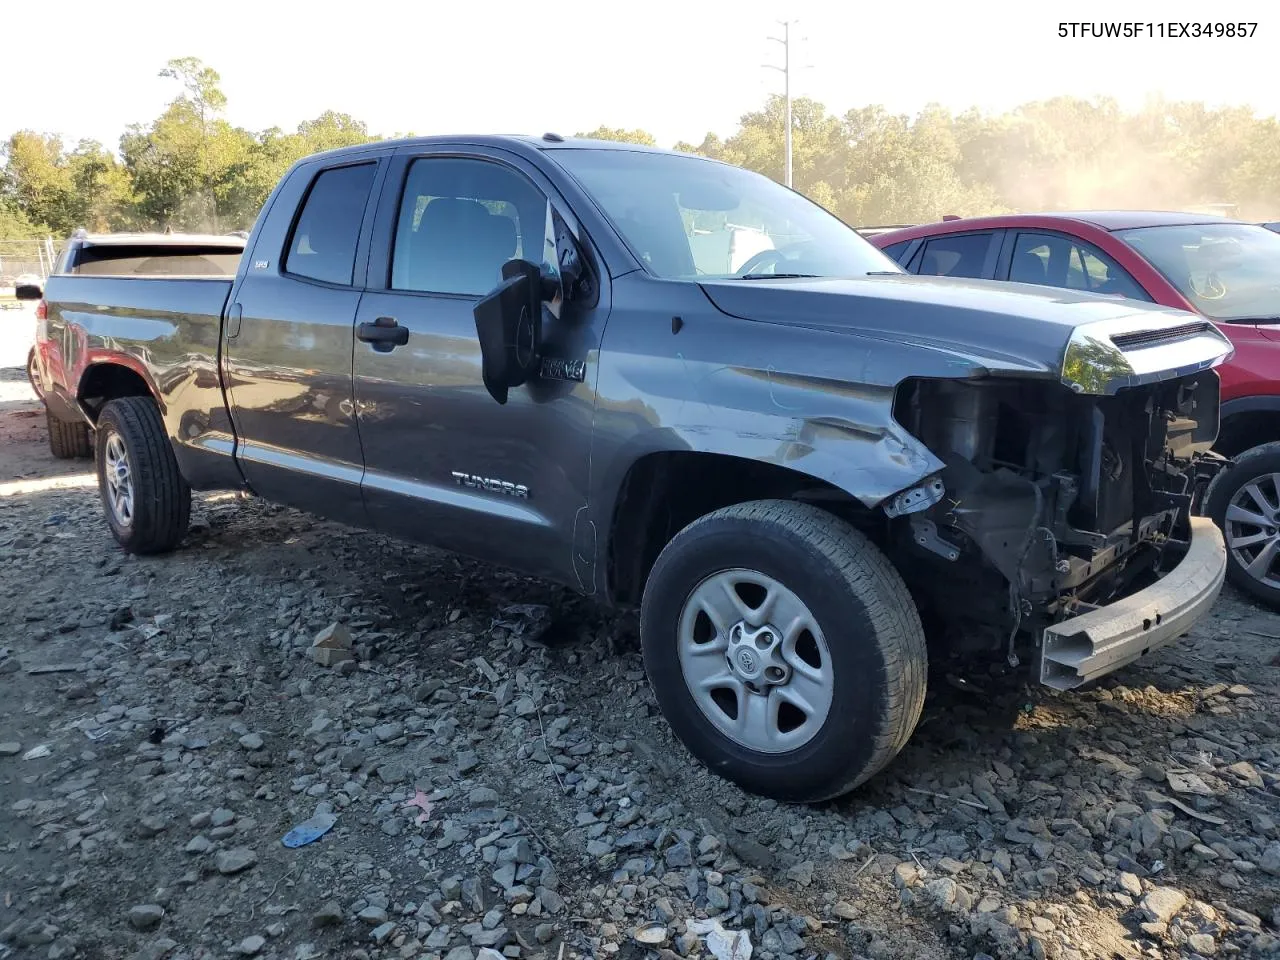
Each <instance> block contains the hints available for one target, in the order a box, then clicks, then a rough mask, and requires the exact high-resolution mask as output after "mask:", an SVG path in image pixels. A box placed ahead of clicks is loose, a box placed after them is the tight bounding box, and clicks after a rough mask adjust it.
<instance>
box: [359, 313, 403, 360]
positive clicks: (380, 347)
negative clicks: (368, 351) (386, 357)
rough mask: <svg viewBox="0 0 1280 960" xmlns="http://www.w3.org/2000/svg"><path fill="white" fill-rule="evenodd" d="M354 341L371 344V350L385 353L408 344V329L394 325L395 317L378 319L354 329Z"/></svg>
mask: <svg viewBox="0 0 1280 960" xmlns="http://www.w3.org/2000/svg"><path fill="white" fill-rule="evenodd" d="M356 339H357V340H363V341H364V342H365V343H371V344H373V349H375V350H377V351H379V352H382V353H385V352H387V351H388V350H394V349H395V348H396V347H403V346H404V345H405V344H406V343H408V342H409V328H408V327H402V326H400V325H399V324H398V323H396V318H395V317H378V319H377V320H375V321H373V323H362V324H359V325H358V326H357V327H356Z"/></svg>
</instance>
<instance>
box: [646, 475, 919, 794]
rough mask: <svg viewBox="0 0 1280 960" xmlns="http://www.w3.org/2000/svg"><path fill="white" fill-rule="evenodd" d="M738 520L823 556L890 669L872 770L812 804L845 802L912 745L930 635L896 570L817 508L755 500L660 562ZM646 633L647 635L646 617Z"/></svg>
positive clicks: (720, 517)
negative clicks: (861, 608) (861, 611)
mask: <svg viewBox="0 0 1280 960" xmlns="http://www.w3.org/2000/svg"><path fill="white" fill-rule="evenodd" d="M725 520H729V521H737V522H742V523H746V524H751V525H752V526H754V527H755V528H756V529H758V530H760V529H765V528H770V527H771V528H774V529H777V530H781V531H782V532H784V534H785V535H789V536H791V537H794V538H796V539H797V540H799V541H801V542H803V543H804V544H806V545H808V546H809V547H810V548H812V549H813V550H815V551H817V552H818V553H819V554H820V555H821V556H822V557H823V558H824V559H825V560H826V561H827V562H828V563H830V564H831V566H832V567H833V568H834V569H835V570H836V572H837V573H838V575H839V576H840V577H841V578H842V579H843V580H844V581H845V583H846V584H847V586H848V589H849V591H850V593H851V594H852V595H854V596H856V597H857V598H858V599H859V601H860V602H862V603H863V604H864V605H865V607H866V611H867V616H868V617H869V619H870V620H871V624H872V635H873V640H874V642H875V643H876V644H877V646H878V647H879V651H880V655H881V657H882V659H883V661H884V667H885V681H886V691H885V694H886V696H885V710H884V713H883V715H882V716H881V718H880V724H879V729H878V730H877V731H876V735H875V744H874V748H873V750H872V752H871V755H870V757H869V759H868V760H867V762H866V763H864V764H863V765H862V766H861V767H860V768H858V769H852V770H850V771H849V772H848V774H847V775H846V776H845V778H844V779H843V780H840V781H838V782H836V783H834V784H832V785H831V786H830V787H829V788H828V789H827V790H824V791H823V792H822V793H821V794H820V795H816V796H813V797H810V798H809V799H810V800H811V801H815V802H816V801H821V800H828V799H831V798H833V797H837V796H840V795H842V794H845V793H848V792H849V791H851V790H853V789H855V788H856V787H858V786H860V785H861V784H863V783H865V782H866V781H867V780H869V779H870V778H871V777H873V776H875V775H876V774H877V773H879V772H880V771H881V770H883V769H884V768H885V767H886V766H887V765H888V764H889V763H890V762H891V761H892V760H893V758H894V757H895V756H897V754H898V753H899V752H900V751H901V750H902V748H903V747H904V746H905V745H906V743H907V741H908V740H909V739H910V737H911V734H912V732H913V731H914V730H915V727H916V724H917V723H918V722H919V720H920V714H921V712H922V711H923V709H924V699H925V692H926V686H927V675H928V653H927V650H926V646H925V635H924V629H923V627H922V626H921V623H920V616H919V613H918V611H917V610H916V605H915V602H914V601H913V600H912V598H911V594H910V593H909V592H908V590H907V586H906V584H905V583H904V582H903V580H902V577H901V576H900V575H899V574H898V571H897V570H895V569H894V567H893V565H892V564H891V563H890V562H889V559H888V557H886V556H885V555H884V553H883V552H882V551H881V550H880V549H879V548H878V547H877V546H876V545H875V544H874V543H872V542H871V540H870V539H869V538H868V537H867V536H866V535H865V534H863V533H862V532H861V531H859V530H857V529H856V528H855V527H853V526H852V525H851V524H849V523H848V522H846V521H844V520H842V519H840V518H839V517H837V516H835V515H834V514H831V513H828V512H827V511H825V510H822V509H821V508H819V507H815V506H812V505H810V504H805V503H799V502H796V501H793V500H754V501H749V502H746V503H739V504H734V505H732V506H728V507H723V508H721V509H719V510H715V511H712V512H711V513H708V514H706V515H705V516H702V517H700V518H699V519H697V520H695V521H693V523H691V524H689V526H687V527H685V528H684V530H682V531H681V532H680V533H679V534H677V535H676V537H674V538H673V539H672V541H671V542H670V543H668V544H667V546H666V547H665V548H664V550H663V551H662V553H661V554H659V556H658V560H657V562H656V563H655V564H654V568H655V569H657V567H658V565H659V564H661V563H662V561H663V554H666V553H667V551H669V550H678V549H680V541H681V540H682V539H683V537H684V535H686V534H689V533H691V532H694V531H696V530H697V528H698V527H700V526H702V525H703V524H709V523H715V522H718V521H725ZM641 629H642V630H643V611H642V623H641Z"/></svg>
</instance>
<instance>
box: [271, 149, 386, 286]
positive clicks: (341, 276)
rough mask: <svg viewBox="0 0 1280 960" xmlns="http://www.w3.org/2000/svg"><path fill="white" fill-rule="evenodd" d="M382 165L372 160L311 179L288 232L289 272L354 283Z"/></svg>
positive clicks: (320, 279)
mask: <svg viewBox="0 0 1280 960" xmlns="http://www.w3.org/2000/svg"><path fill="white" fill-rule="evenodd" d="M377 169H378V166H377V163H376V162H372V161H369V162H365V163H357V164H352V165H350V166H345V167H334V168H332V169H329V170H324V171H321V173H320V174H319V175H318V176H317V177H316V178H315V180H313V181H312V182H311V187H310V189H309V190H308V191H307V197H306V200H304V201H303V204H302V209H301V212H300V213H299V214H298V220H297V223H295V224H294V227H293V233H292V235H291V236H290V237H289V245H288V249H287V253H286V254H285V260H284V272H285V273H287V274H290V275H292V276H295V277H301V278H304V279H308V280H319V281H321V282H323V283H333V284H338V285H341V286H351V284H352V282H353V277H354V273H355V260H356V247H357V246H358V245H359V241H360V226H361V224H362V223H363V222H364V214H365V208H366V206H367V205H368V202H369V191H370V190H371V189H372V187H373V179H374V174H375V173H376V172H377Z"/></svg>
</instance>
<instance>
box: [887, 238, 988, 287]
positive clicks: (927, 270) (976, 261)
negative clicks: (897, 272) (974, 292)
mask: <svg viewBox="0 0 1280 960" xmlns="http://www.w3.org/2000/svg"><path fill="white" fill-rule="evenodd" d="M1003 235H1004V231H1003V230H974V231H970V232H966V233H946V234H941V235H939V236H936V237H929V238H928V239H926V240H925V242H924V243H922V244H921V245H920V247H919V249H917V250H916V251H915V253H914V255H913V256H912V257H911V259H910V261H909V262H908V264H907V271H908V272H910V273H915V274H919V275H920V276H927V277H971V278H973V279H978V280H990V279H992V278H994V277H995V273H996V261H997V259H998V257H999V253H1000V241H1001V238H1002V237H1003Z"/></svg>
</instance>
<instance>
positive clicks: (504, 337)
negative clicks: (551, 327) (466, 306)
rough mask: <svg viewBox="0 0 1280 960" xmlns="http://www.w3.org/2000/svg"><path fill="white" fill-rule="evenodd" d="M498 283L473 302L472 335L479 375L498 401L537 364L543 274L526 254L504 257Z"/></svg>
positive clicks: (540, 343) (516, 385)
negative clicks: (476, 343)
mask: <svg viewBox="0 0 1280 960" xmlns="http://www.w3.org/2000/svg"><path fill="white" fill-rule="evenodd" d="M502 277H503V279H502V283H500V284H499V285H498V288H497V289H496V290H494V291H493V293H491V294H489V295H488V296H487V297H485V298H484V299H483V300H481V301H480V302H479V303H477V304H476V306H475V309H474V310H473V311H472V315H473V316H474V317H475V318H476V336H477V337H478V338H479V340H480V357H481V376H482V378H483V379H484V386H485V389H486V390H488V391H489V395H490V396H491V397H493V399H494V400H497V401H498V403H506V402H507V391H508V390H509V389H510V388H511V387H518V386H520V385H521V384H522V383H524V382H525V381H526V380H528V379H529V378H530V377H531V376H533V375H534V374H536V373H537V370H538V360H539V358H538V354H539V352H540V351H541V348H542V295H543V289H542V276H541V271H540V270H539V268H538V267H537V266H536V265H535V264H532V263H530V262H529V261H527V260H509V261H507V262H506V263H505V264H503V267H502Z"/></svg>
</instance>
